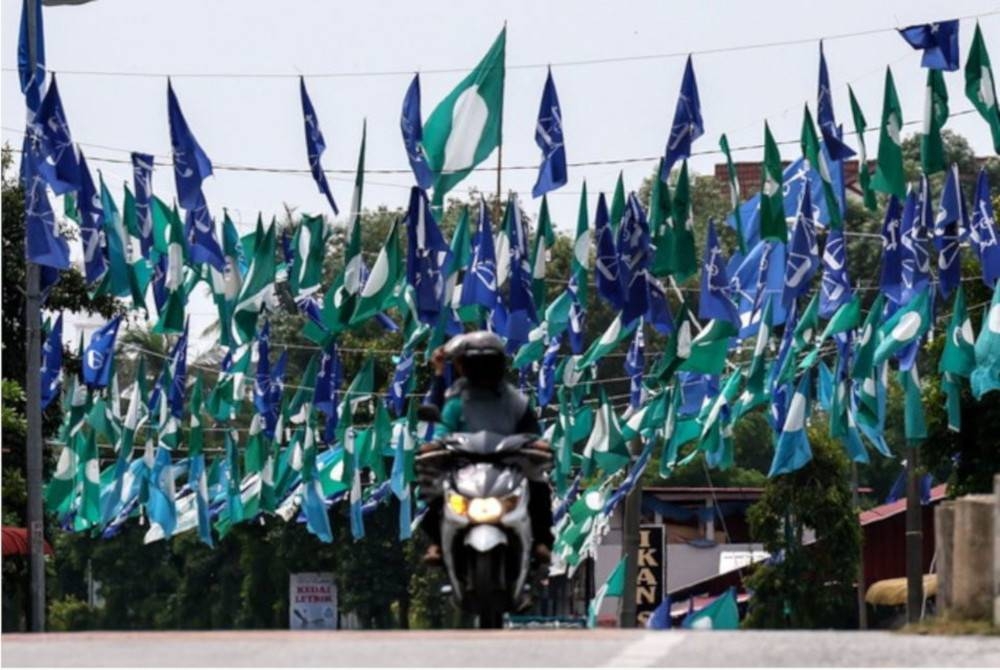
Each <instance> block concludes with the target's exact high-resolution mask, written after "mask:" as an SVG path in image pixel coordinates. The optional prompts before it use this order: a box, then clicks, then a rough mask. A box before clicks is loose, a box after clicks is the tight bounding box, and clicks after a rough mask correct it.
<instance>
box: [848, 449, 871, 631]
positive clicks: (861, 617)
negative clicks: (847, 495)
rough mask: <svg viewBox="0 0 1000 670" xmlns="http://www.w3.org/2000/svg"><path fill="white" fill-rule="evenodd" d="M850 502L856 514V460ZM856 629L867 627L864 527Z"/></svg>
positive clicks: (859, 555) (858, 508) (860, 546)
mask: <svg viewBox="0 0 1000 670" xmlns="http://www.w3.org/2000/svg"><path fill="white" fill-rule="evenodd" d="M851 502H852V505H851V506H852V507H853V508H854V514H855V515H857V514H858V511H859V510H860V509H861V503H860V501H859V500H858V464H857V462H856V461H853V460H852V461H851ZM857 580H858V629H859V630H866V629H867V628H868V606H867V605H866V603H865V533H864V528H862V529H861V543H860V545H859V551H858V575H857Z"/></svg>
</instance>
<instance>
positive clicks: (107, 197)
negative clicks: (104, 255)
mask: <svg viewBox="0 0 1000 670" xmlns="http://www.w3.org/2000/svg"><path fill="white" fill-rule="evenodd" d="M99 178H100V182H101V207H102V208H103V209H104V240H105V242H106V244H107V250H108V272H107V274H106V275H105V279H104V281H106V282H108V288H109V289H110V293H111V295H113V296H115V297H118V298H122V297H125V296H127V295H130V294H131V287H130V284H129V264H128V255H127V251H128V239H127V236H126V233H125V226H124V224H123V223H122V217H121V215H120V214H119V213H118V207H117V206H116V205H115V200H114V198H112V197H111V192H110V191H108V187H107V186H106V185H105V184H104V175H99Z"/></svg>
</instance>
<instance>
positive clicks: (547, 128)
mask: <svg viewBox="0 0 1000 670" xmlns="http://www.w3.org/2000/svg"><path fill="white" fill-rule="evenodd" d="M535 144H537V145H538V148H539V149H541V150H542V165H541V167H539V168H538V180H537V181H536V182H535V186H534V188H532V189H531V195H532V197H535V198H540V197H541V196H543V195H545V194H546V193H548V192H549V191H554V190H555V189H557V188H559V187H560V186H564V185H565V184H566V181H567V179H568V178H567V173H566V145H565V144H564V142H563V127H562V109H561V108H560V107H559V94H558V93H556V84H555V82H554V81H552V69H551V68H549V74H548V76H547V77H546V78H545V89H544V90H543V91H542V102H541V104H540V105H539V107H538V124H537V125H536V126H535Z"/></svg>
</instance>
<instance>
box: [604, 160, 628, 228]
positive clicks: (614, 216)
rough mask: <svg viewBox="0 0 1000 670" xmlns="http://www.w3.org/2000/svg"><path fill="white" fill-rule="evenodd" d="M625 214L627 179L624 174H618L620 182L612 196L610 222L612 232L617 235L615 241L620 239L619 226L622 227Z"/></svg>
mask: <svg viewBox="0 0 1000 670" xmlns="http://www.w3.org/2000/svg"><path fill="white" fill-rule="evenodd" d="M624 214H625V178H624V173H623V172H621V171H619V172H618V181H616V182H615V192H614V195H612V196H611V218H610V219H609V220H608V221H609V223H610V224H611V230H613V231H614V233H615V239H618V226H620V225H621V222H622V215H624Z"/></svg>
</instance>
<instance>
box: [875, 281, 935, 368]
mask: <svg viewBox="0 0 1000 670" xmlns="http://www.w3.org/2000/svg"><path fill="white" fill-rule="evenodd" d="M930 327H931V301H930V296H929V295H928V293H927V289H926V288H924V289H923V290H921V291H920V292H919V293H917V294H916V295H915V296H913V298H911V299H910V301H909V302H908V303H906V304H905V305H903V306H901V307H900V308H899V309H898V310H896V313H895V314H893V315H892V316H891V317H889V320H888V321H886V322H885V323H884V324H883V325H882V326H881V327H880V328H879V334H880V335H881V338H880V339H881V341H880V342H879V344H878V347H877V348H876V349H875V355H874V358H873V364H874V365H881V364H882V363H884V362H885V361H887V360H889V357H890V356H892V355H893V354H895V353H896V352H898V351H899V350H900V349H902V348H903V347H905V346H907V345H908V344H910V343H911V342H916V341H918V340H919V339H920V338H921V337H923V336H924V333H926V332H927V330H928V329H929V328H930Z"/></svg>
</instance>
